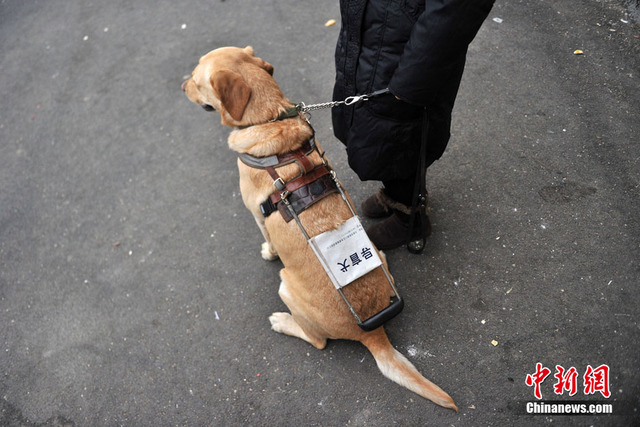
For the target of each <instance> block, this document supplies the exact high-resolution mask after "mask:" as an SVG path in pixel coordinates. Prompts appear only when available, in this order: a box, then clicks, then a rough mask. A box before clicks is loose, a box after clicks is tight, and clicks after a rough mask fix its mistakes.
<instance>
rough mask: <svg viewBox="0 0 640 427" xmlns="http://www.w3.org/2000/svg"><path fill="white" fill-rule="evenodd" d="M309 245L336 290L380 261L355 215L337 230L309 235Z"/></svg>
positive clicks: (371, 268) (373, 267) (379, 263)
mask: <svg viewBox="0 0 640 427" xmlns="http://www.w3.org/2000/svg"><path fill="white" fill-rule="evenodd" d="M309 244H310V245H311V247H312V248H313V250H314V252H315V253H316V256H317V257H318V259H319V260H320V263H321V264H322V266H323V267H324V269H325V271H326V272H327V274H328V275H329V278H330V279H331V281H332V282H333V285H334V286H335V287H336V289H340V288H343V287H345V286H347V285H348V284H349V283H351V282H353V281H354V280H356V279H358V278H360V277H362V276H364V275H365V274H367V273H368V272H370V271H371V270H373V269H375V268H377V267H379V266H380V265H381V264H382V261H380V257H378V252H377V251H376V249H375V248H374V246H373V244H372V243H371V240H369V236H367V233H366V232H365V231H364V228H363V227H362V224H360V220H359V219H358V217H356V216H354V217H352V218H350V219H348V220H347V221H345V223H344V224H342V225H341V226H340V227H338V228H337V229H336V230H331V231H327V232H324V233H322V234H319V235H317V236H315V237H312V238H311V239H309Z"/></svg>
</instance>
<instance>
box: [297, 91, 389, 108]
mask: <svg viewBox="0 0 640 427" xmlns="http://www.w3.org/2000/svg"><path fill="white" fill-rule="evenodd" d="M387 93H389V89H382V90H377V91H375V92H371V93H367V94H364V95H354V96H348V97H347V98H345V99H344V100H343V101H331V102H323V103H320V104H310V105H306V104H305V103H304V102H301V103H300V104H298V105H297V106H296V107H297V108H298V110H299V111H301V112H303V113H307V112H309V111H315V110H323V109H325V108H333V107H337V106H338V105H342V104H344V105H353V104H357V103H358V102H360V101H362V102H364V101H368V100H369V99H370V98H374V97H376V96H380V95H384V94H387Z"/></svg>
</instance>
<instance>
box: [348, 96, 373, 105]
mask: <svg viewBox="0 0 640 427" xmlns="http://www.w3.org/2000/svg"><path fill="white" fill-rule="evenodd" d="M368 99H369V96H367V95H354V96H349V97H347V98H346V99H345V100H344V103H345V105H353V104H355V103H357V102H360V101H366V100H368Z"/></svg>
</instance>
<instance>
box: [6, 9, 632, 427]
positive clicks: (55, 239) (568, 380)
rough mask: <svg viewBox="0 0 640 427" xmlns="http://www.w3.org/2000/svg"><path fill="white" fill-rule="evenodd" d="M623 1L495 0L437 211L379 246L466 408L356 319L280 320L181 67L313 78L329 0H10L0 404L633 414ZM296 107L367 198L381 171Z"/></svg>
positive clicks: (355, 414) (442, 418)
mask: <svg viewBox="0 0 640 427" xmlns="http://www.w3.org/2000/svg"><path fill="white" fill-rule="evenodd" d="M636 3H637V2H636ZM628 8H631V9H633V10H631V9H628ZM634 8H635V9H634ZM330 19H335V20H337V21H338V22H337V23H336V24H335V25H333V26H325V23H326V22H327V21H328V20H330ZM637 19H638V15H637V7H636V4H634V2H625V1H613V0H576V1H572V2H566V1H565V2H555V1H548V0H545V1H533V0H531V1H524V0H521V1H518V0H511V1H507V0H498V1H497V2H496V5H495V7H494V9H493V11H492V12H491V14H490V16H489V18H488V19H487V21H486V22H485V24H484V26H483V27H482V29H481V31H480V33H479V34H478V36H477V38H476V40H475V41H474V42H473V44H472V45H471V47H470V50H469V56H468V62H467V68H466V72H465V76H464V79H463V82H462V86H461V89H460V94H459V97H458V101H457V104H456V107H455V110H454V122H453V128H452V135H453V136H452V139H451V142H450V144H449V147H448V149H447V152H446V153H445V155H444V156H443V158H442V159H441V160H440V161H438V162H437V163H436V164H434V165H433V166H432V167H431V168H430V169H429V171H428V188H429V192H430V198H431V218H432V222H433V228H434V231H433V235H432V236H431V237H430V239H429V241H428V245H427V248H426V250H425V252H424V253H423V254H422V255H420V256H416V255H412V254H410V253H408V252H407V251H406V250H405V249H396V250H393V251H389V252H387V256H388V259H389V262H390V268H391V272H392V274H394V276H395V278H396V281H397V284H398V287H399V289H400V291H401V293H402V295H403V296H404V298H405V300H406V305H405V309H404V311H403V312H402V314H400V315H399V316H398V317H397V318H395V319H394V320H392V321H391V322H389V323H388V324H387V327H386V328H387V332H388V335H389V337H390V339H391V342H392V343H393V344H394V345H395V347H396V348H397V349H398V350H399V351H400V352H402V353H403V354H404V355H406V356H407V357H408V358H409V359H410V360H411V361H412V362H413V363H414V364H415V365H416V367H417V368H418V369H419V370H420V371H421V372H422V373H423V374H424V375H425V376H426V377H428V378H430V379H431V380H432V381H434V382H435V383H436V384H438V385H439V386H441V387H442V388H443V389H444V390H446V391H447V392H448V393H449V394H450V395H451V396H452V397H453V399H454V400H455V401H456V403H457V405H458V407H459V408H460V410H459V412H457V413H456V412H453V411H451V410H446V409H443V408H440V407H438V406H436V405H434V404H432V403H431V402H429V401H426V400H424V399H422V398H420V397H419V396H417V395H415V394H413V393H411V392H410V391H408V390H406V389H404V388H401V387H400V386H397V385H395V384H394V383H392V382H390V381H389V380H387V379H385V378H384V377H383V376H382V374H381V373H380V372H379V371H378V369H377V367H376V365H375V362H374V360H373V358H372V357H371V355H370V354H369V353H368V352H367V350H366V349H365V348H364V347H363V346H362V345H360V344H359V343H355V342H347V341H332V342H330V343H329V345H328V346H327V348H326V349H325V350H323V351H318V350H316V349H315V348H313V347H311V346H310V345H308V344H307V343H305V342H303V341H301V340H298V339H295V338H292V337H288V336H284V335H280V334H277V333H275V332H273V331H271V330H270V325H269V322H268V316H269V315H270V314H271V313H272V312H275V311H282V310H284V309H285V306H284V304H283V303H282V302H281V301H280V300H279V297H278V295H277V288H278V284H279V278H278V271H279V269H280V268H281V265H280V264H279V262H272V263H268V262H266V261H263V260H262V258H261V257H260V244H261V241H262V240H261V239H262V238H261V236H260V233H259V231H258V229H257V227H256V226H255V223H254V221H253V219H252V217H251V215H250V214H249V213H248V212H247V211H246V210H245V208H244V206H243V203H242V201H241V197H240V194H239V186H238V174H237V170H236V164H235V162H236V156H235V155H234V153H232V152H231V151H230V150H228V148H227V145H226V137H227V134H228V132H229V130H228V129H227V128H224V127H222V126H221V125H220V123H219V118H218V117H217V116H216V115H213V114H211V113H205V112H203V111H202V109H200V108H198V107H197V106H195V105H193V104H191V103H190V102H189V101H188V100H187V99H186V97H185V96H184V94H183V93H182V92H181V90H180V84H181V83H182V81H183V79H184V78H185V76H187V75H188V74H189V73H190V72H191V70H192V69H193V67H194V66H195V64H196V63H197V60H198V58H199V57H200V56H201V55H202V54H204V53H206V52H207V51H209V50H211V49H213V48H216V47H220V46H226V45H235V46H241V47H242V46H246V45H252V46H253V47H254V48H255V51H256V54H257V55H258V56H260V57H262V58H264V59H265V60H267V61H269V62H270V63H271V64H273V65H274V67H275V74H274V76H275V78H276V80H277V81H278V83H279V84H280V86H281V87H282V89H283V91H284V93H285V94H286V95H287V96H288V97H289V98H290V99H291V100H293V101H295V102H299V101H303V102H305V103H307V104H309V103H318V102H324V101H328V100H330V97H331V91H332V81H333V76H334V71H333V51H334V47H335V41H336V38H337V34H338V31H339V27H340V22H339V7H338V1H331V2H328V1H327V2H318V1H311V0H297V1H293V0H280V1H259V2H258V1H251V0H227V1H224V0H215V1H204V2H203V1H191V0H188V1H183V2H172V1H167V0H161V1H150V0H140V1H136V2H129V1H123V0H117V1H110V2H97V1H88V2H81V1H62V0H49V1H43V0H40V1H36V0H29V1H19V0H2V1H0V40H2V43H0V102H1V105H2V108H1V110H0V345H1V346H0V397H1V398H0V425H8V426H36V425H37V426H68V425H75V426H116V425H126V426H173V425H179V426H200V425H203V426H204V425H207V426H235V425H277V426H280V425H323V426H325V425H330V426H333V425H360V426H389V425H401V426H419V425H424V426H467V425H471V426H506V425H547V424H551V425H562V426H564V425H569V426H574V425H575V426H583V425H597V426H631V425H638V423H639V422H640V413H639V411H640V402H639V397H638V396H640V373H639V371H638V364H639V362H640V360H639V355H640V327H639V325H638V320H639V319H638V317H639V315H640V309H639V307H640V296H639V294H638V285H639V284H640V221H639V215H638V212H640V163H639V159H640V146H639V142H640V114H639V110H640V27H639V23H638V20H637ZM312 122H313V124H314V127H315V129H316V131H317V136H318V139H319V140H320V141H321V142H322V144H323V147H324V148H325V149H326V150H327V152H328V155H329V157H330V158H331V159H332V161H333V163H334V166H335V168H336V169H337V171H338V174H339V176H340V177H341V179H342V181H343V182H344V183H345V185H346V187H347V189H348V190H349V191H350V193H351V195H352V197H353V198H354V199H355V201H356V202H357V203H360V202H361V201H362V200H364V199H365V198H366V197H367V196H368V195H369V194H370V193H372V192H374V191H376V190H377V188H378V184H377V183H375V182H360V181H359V180H358V178H357V177H356V176H355V174H353V172H351V171H350V170H349V168H348V166H347V163H346V153H345V151H344V148H343V147H342V145H341V144H340V143H339V142H338V141H337V140H336V139H335V138H334V137H333V133H332V129H331V121H330V114H329V112H328V110H324V111H318V112H315V113H314V114H313V117H312ZM364 222H365V224H369V223H370V222H369V221H367V220H365V221H364ZM538 364H539V365H538ZM571 368H574V369H573V370H572V369H571ZM545 373H547V376H546V377H545V375H544V374H545ZM528 380H529V384H531V385H528V384H527V381H528ZM536 381H538V383H539V384H540V393H541V396H540V397H541V399H538V398H536V396H535V389H536V387H535V384H536ZM574 384H575V385H576V390H574V391H575V393H573V391H572V390H571V385H574ZM556 386H559V389H560V390H558V389H556ZM548 401H553V402H552V403H555V405H553V406H552V405H548V406H545V405H543V404H542V402H548ZM558 401H560V402H563V403H569V404H572V405H578V406H576V408H578V409H584V410H585V411H591V410H594V411H609V410H610V409H612V410H613V414H608V415H603V414H600V415H588V414H581V415H559V414H555V413H550V414H543V413H540V412H543V411H558V410H559V409H564V405H558V404H557V403H558ZM583 403H584V406H580V405H582V404H583ZM592 405H593V406H592ZM528 409H529V410H530V411H537V412H538V413H534V414H530V413H528V412H527V410H528Z"/></svg>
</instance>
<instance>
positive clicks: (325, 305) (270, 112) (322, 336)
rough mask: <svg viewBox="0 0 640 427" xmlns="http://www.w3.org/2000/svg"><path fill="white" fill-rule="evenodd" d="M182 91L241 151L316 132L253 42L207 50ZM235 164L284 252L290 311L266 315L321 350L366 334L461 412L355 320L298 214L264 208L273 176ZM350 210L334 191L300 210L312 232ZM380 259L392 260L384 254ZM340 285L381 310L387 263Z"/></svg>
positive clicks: (252, 206)
mask: <svg viewBox="0 0 640 427" xmlns="http://www.w3.org/2000/svg"><path fill="white" fill-rule="evenodd" d="M182 90H183V91H184V92H185V93H186V95H187V97H188V98H189V100H190V101H192V102H194V103H195V104H198V105H200V106H202V107H203V108H204V109H205V110H207V111H217V112H218V113H219V114H220V117H221V123H222V124H223V125H226V126H229V127H231V128H232V129H233V130H232V131H231V134H230V135H229V138H228V145H229V148H231V150H234V151H236V152H237V153H239V154H241V153H246V154H248V155H250V156H253V157H255V158H262V157H267V156H273V155H286V154H287V153H291V152H292V151H295V150H298V149H299V148H300V147H301V146H302V145H303V144H304V143H305V142H307V141H309V140H310V139H313V130H312V128H311V126H310V125H309V124H308V122H307V121H306V120H305V118H304V117H303V116H301V115H299V114H293V115H285V113H286V112H287V111H289V110H290V109H291V108H292V107H294V105H293V104H292V103H291V102H290V101H289V100H288V99H287V98H285V96H284V95H283V93H282V92H281V90H280V87H279V86H278V85H277V83H276V81H275V80H274V79H273V66H272V65H271V64H269V63H268V62H266V61H264V60H262V59H260V58H258V57H256V56H255V55H254V51H253V48H252V47H250V46H247V47H246V48H244V49H242V48H237V47H223V48H219V49H215V50H213V51H211V52H209V53H207V54H206V55H204V56H202V57H201V58H200V60H199V63H198V65H197V66H196V67H195V69H194V70H193V72H192V74H191V77H190V78H189V79H187V80H186V81H185V82H184V83H183V84H182ZM308 160H309V161H310V162H311V163H313V165H314V166H316V165H320V164H321V163H322V162H323V158H322V156H321V155H320V153H319V150H318V151H313V152H311V153H310V154H309V155H308ZM301 169H302V167H301V166H300V165H299V164H297V162H293V163H290V164H287V165H284V166H281V167H278V169H277V173H278V176H279V177H280V178H281V179H282V180H283V182H288V181H290V180H292V179H294V178H295V177H296V176H298V175H300V174H301ZM238 170H239V175H240V191H241V193H242V200H243V201H244V204H245V206H246V207H247V209H248V210H249V211H250V212H251V213H252V214H253V216H254V218H255V221H256V223H257V224H258V227H259V229H260V231H261V232H262V234H263V236H264V239H265V241H264V243H262V250H261V254H262V257H263V258H264V259H265V260H275V259H277V258H278V257H279V258H280V260H281V261H282V263H283V265H284V268H283V269H282V270H280V278H281V283H280V288H279V292H278V293H279V295H280V298H282V301H283V302H284V303H285V304H286V305H287V307H288V308H289V310H290V312H291V313H273V314H272V315H271V316H270V317H269V320H270V322H271V327H272V329H273V330H275V331H277V332H280V333H283V334H287V335H292V336H295V337H298V338H301V339H303V340H305V341H307V342H309V343H310V344H312V345H313V346H315V347H316V348H318V349H323V348H324V347H325V346H326V344H327V339H349V340H355V341H359V342H361V343H362V344H364V345H365V346H366V347H367V348H368V349H369V351H370V352H371V353H372V355H373V357H374V358H375V360H376V363H377V365H378V367H379V369H380V371H382V373H383V374H384V375H385V376H386V377H387V378H389V379H391V380H392V381H394V382H396V383H398V384H400V385H402V386H404V387H406V388H408V389H409V390H412V391H413V392H415V393H417V394H419V395H421V396H423V397H425V398H427V399H430V400H431V401H433V402H435V403H437V404H438V405H441V406H443V407H446V408H451V409H454V410H456V411H457V410H458V408H457V407H456V405H455V403H454V401H453V399H451V397H450V396H449V395H448V394H447V393H445V392H444V391H443V390H442V389H441V388H439V387H438V386H437V385H435V384H433V383H432V382H431V381H429V380H427V379H426V378H424V377H423V376H422V375H421V374H420V373H419V372H418V371H417V369H416V368H415V367H414V366H413V365H412V364H411V362H409V360H407V359H406V358H405V357H404V356H403V355H402V354H401V353H399V352H398V351H397V350H395V349H394V348H393V346H392V345H391V343H390V342H389V339H388V338H387V335H386V333H385V331H384V328H383V327H379V328H377V329H374V330H373V331H370V332H365V331H363V330H362V329H361V328H359V327H358V324H357V322H356V321H355V319H354V316H353V315H352V314H351V312H350V311H349V309H348V308H347V306H346V304H345V302H344V301H343V300H342V298H341V296H340V295H339V293H338V292H337V291H336V288H335V287H334V285H333V284H332V282H331V280H330V279H329V277H328V276H327V274H326V273H325V270H324V269H323V267H322V265H321V264H320V262H319V261H318V259H317V257H316V255H315V254H314V252H313V250H312V248H310V246H309V244H308V243H307V240H306V238H305V236H304V235H303V233H302V232H301V230H300V228H299V226H298V225H297V223H296V221H289V222H287V221H285V219H284V218H283V215H281V214H280V213H279V212H277V211H276V212H273V213H272V214H270V215H269V216H267V217H265V216H264V213H263V211H264V209H262V210H261V205H264V203H265V201H266V200H268V199H269V198H270V197H271V195H272V194H274V192H276V188H275V187H274V184H277V183H275V182H274V179H273V177H272V176H270V174H269V173H267V171H265V170H264V169H260V168H255V167H251V166H249V165H247V164H245V163H244V162H243V161H241V160H240V159H238ZM302 173H304V171H302ZM276 194H277V193H276ZM347 197H348V196H347ZM350 217H352V213H351V211H350V209H349V207H348V205H347V204H346V203H345V201H344V200H343V199H342V196H341V195H340V194H336V193H334V194H330V195H328V196H326V197H324V198H323V199H322V200H320V201H318V202H317V203H314V204H312V205H311V206H309V207H308V208H307V209H306V210H304V211H303V212H301V213H300V215H299V219H300V221H301V222H302V223H303V224H304V229H305V230H306V232H307V233H308V235H309V236H310V237H313V236H316V235H318V234H320V233H323V232H325V231H328V230H333V229H336V228H338V227H339V226H340V225H341V224H342V223H344V222H345V221H346V220H347V219H349V218H350ZM381 259H383V262H385V265H386V261H384V256H383V255H382V256H381ZM343 292H344V295H345V297H346V298H347V300H348V301H349V302H350V303H351V304H352V306H353V308H354V309H355V311H356V312H357V313H359V314H360V315H361V316H362V317H363V318H369V317H370V316H372V315H374V314H375V313H378V312H379V311H380V310H382V309H384V308H385V307H386V306H387V305H388V304H389V298H390V296H391V293H392V291H391V289H390V287H389V283H388V279H387V278H386V276H385V275H384V272H383V271H381V269H380V268H377V269H376V270H373V271H371V272H370V273H368V274H366V275H365V276H363V277H361V278H360V279H357V280H356V281H355V282H353V283H351V284H349V285H348V286H346V287H345V288H344V289H343Z"/></svg>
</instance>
